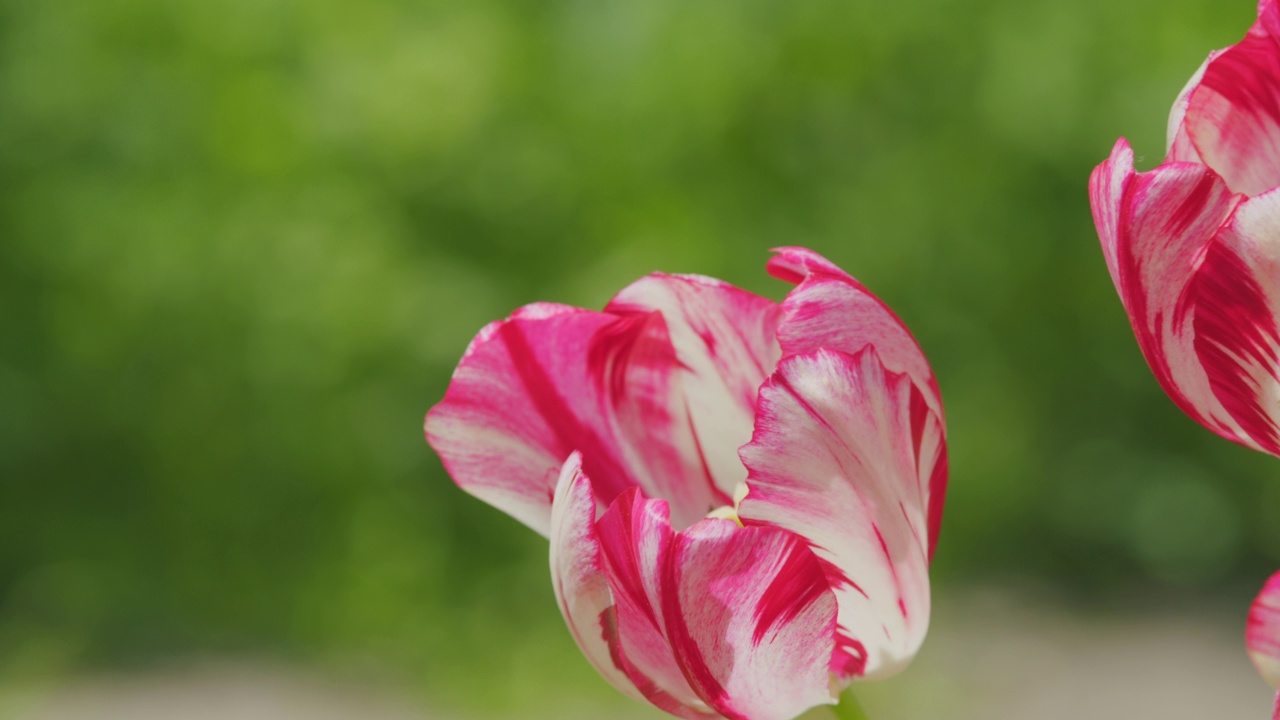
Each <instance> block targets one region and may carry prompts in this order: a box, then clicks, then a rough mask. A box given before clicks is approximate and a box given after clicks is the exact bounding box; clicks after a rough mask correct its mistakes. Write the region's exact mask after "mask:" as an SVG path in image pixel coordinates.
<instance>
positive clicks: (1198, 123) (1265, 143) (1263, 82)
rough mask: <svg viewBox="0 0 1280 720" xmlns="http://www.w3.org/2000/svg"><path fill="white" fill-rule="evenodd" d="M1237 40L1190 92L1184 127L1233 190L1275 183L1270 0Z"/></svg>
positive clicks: (1276, 88) (1276, 49) (1279, 71)
mask: <svg viewBox="0 0 1280 720" xmlns="http://www.w3.org/2000/svg"><path fill="white" fill-rule="evenodd" d="M1258 11H1259V20H1258V22H1257V23H1255V24H1254V26H1253V27H1252V28H1250V29H1249V33H1248V34H1247V35H1246V36H1245V37H1244V39H1243V40H1241V41H1240V42H1239V43H1237V44H1235V45H1233V46H1231V47H1229V48H1227V49H1226V50H1223V51H1222V52H1221V53H1220V54H1219V55H1217V56H1216V57H1214V58H1213V60H1212V61H1211V62H1210V63H1209V65H1208V67H1207V68H1206V69H1205V71H1204V75H1203V77H1202V78H1201V80H1200V84H1199V86H1198V87H1197V88H1196V89H1195V90H1194V91H1193V92H1192V93H1191V95H1190V99H1189V102H1188V105H1187V109H1186V119H1185V121H1184V127H1185V128H1186V131H1187V134H1188V135H1189V136H1190V138H1191V141H1192V142H1193V143H1194V144H1195V147H1196V149H1197V150H1199V154H1200V157H1202V158H1203V159H1204V162H1205V163H1207V164H1208V165H1209V167H1211V168H1213V169H1214V170H1215V171H1217V172H1218V174H1220V175H1222V177H1223V178H1224V179H1225V180H1226V182H1227V185H1229V186H1230V187H1231V189H1232V190H1234V191H1236V192H1240V193H1245V194H1247V195H1256V194H1258V193H1261V192H1264V191H1266V190H1269V189H1271V188H1273V187H1276V186H1277V185H1280V44H1277V42H1276V37H1275V36H1274V35H1273V34H1272V30H1273V29H1274V28H1275V27H1276V25H1277V23H1276V17H1275V14H1276V9H1275V7H1274V3H1270V2H1266V3H1261V4H1259V7H1258Z"/></svg>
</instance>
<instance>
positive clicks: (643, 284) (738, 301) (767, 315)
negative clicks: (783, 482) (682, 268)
mask: <svg viewBox="0 0 1280 720" xmlns="http://www.w3.org/2000/svg"><path fill="white" fill-rule="evenodd" d="M605 310H606V311H608V312H612V313H619V314H623V313H635V312H642V313H643V312H654V311H658V312H661V313H662V315H663V316H664V317H665V318H666V323H667V329H668V331H669V333H670V336H671V342H672V344H673V346H674V347H675V353H676V357H677V359H678V360H679V365H680V367H681V370H680V372H679V375H680V383H681V387H682V388H683V393H684V402H685V404H686V407H687V408H688V413H689V416H690V417H691V418H692V422H693V434H694V442H695V444H696V446H697V451H696V452H697V453H698V454H699V455H700V456H701V459H702V462H703V463H704V464H705V468H706V471H707V472H708V473H709V474H710V475H711V477H712V478H713V479H714V485H715V489H716V492H717V498H718V504H720V505H726V504H729V503H730V502H731V500H730V499H731V497H732V495H733V489H734V488H735V487H736V486H737V485H738V484H739V483H741V482H742V481H743V480H745V479H746V470H745V469H744V468H743V467H742V463H741V462H739V460H738V455H737V451H738V448H739V447H741V446H742V444H743V443H745V442H747V441H748V440H750V439H751V423H752V418H753V417H754V416H755V403H756V392H757V390H758V389H759V387H760V383H762V382H764V379H765V378H766V377H768V375H769V373H770V372H771V371H772V370H773V367H774V365H775V364H777V361H778V357H779V350H778V344H777V340H776V339H775V328H776V326H777V318H778V312H779V311H778V306H777V304H775V303H773V302H771V301H769V300H767V299H765V298H762V297H759V296H758V295H754V294H752V293H749V292H747V291H745V290H741V289H739V288H736V287H734V286H732V285H729V284H727V283H724V282H721V281H719V280H715V279H713V278H708V277H703V276H700V275H665V274H660V273H655V274H653V275H650V276H648V277H644V278H641V279H640V280H638V281H636V282H634V283H632V284H631V285H629V286H627V287H626V288H624V289H623V290H622V291H621V292H619V293H618V295H617V296H616V297H614V299H613V300H612V301H611V302H610V303H609V305H608V307H606V308H605ZM649 494H650V495H651V496H652V495H653V493H649ZM662 497H666V496H662ZM709 509H710V508H706V509H703V510H702V513H703V514H705V512H706V511H707V510H709ZM674 510H675V508H673V512H674ZM687 524H688V523H686V522H682V521H680V520H679V519H677V526H678V527H685V526H687Z"/></svg>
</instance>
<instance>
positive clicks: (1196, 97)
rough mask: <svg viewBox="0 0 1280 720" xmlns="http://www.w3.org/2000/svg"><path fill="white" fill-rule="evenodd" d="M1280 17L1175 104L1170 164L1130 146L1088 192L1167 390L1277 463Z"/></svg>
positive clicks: (1118, 281) (1215, 60) (1191, 411)
mask: <svg viewBox="0 0 1280 720" xmlns="http://www.w3.org/2000/svg"><path fill="white" fill-rule="evenodd" d="M1277 186H1280V7H1277V3H1276V2H1275V0H1262V2H1260V3H1259V4H1258V20H1257V22H1256V23H1254V25H1253V27H1252V28H1250V29H1249V32H1248V34H1247V35H1246V36H1245V38H1244V39H1243V40H1241V41H1240V42H1239V43H1237V44H1235V45H1233V46H1231V47H1229V48H1227V49H1225V50H1220V51H1217V52H1213V53H1211V54H1210V55H1209V58H1208V60H1206V61H1205V63H1204V65H1202V66H1201V67H1200V70H1199V71H1198V72H1196V74H1195V76H1194V77H1192V78H1191V81H1190V82H1189V83H1188V84H1187V86H1186V88H1185V89H1184V90H1183V91H1182V93H1181V94H1180V95H1179V96H1178V99H1177V101H1176V102H1174V105H1173V112H1172V114H1171V115H1170V118H1169V133H1168V154H1167V155H1166V156H1165V159H1164V162H1163V163H1162V164H1161V165H1160V166H1159V167H1157V168H1155V169H1154V170H1151V171H1149V172H1141V173H1140V172H1135V170H1134V166H1133V151H1132V150H1131V149H1130V147H1129V144H1128V143H1127V142H1126V141H1125V140H1124V139H1123V138H1122V139H1121V140H1120V141H1119V142H1117V143H1116V146H1115V149H1114V150H1113V151H1112V153H1111V157H1110V159H1108V160H1107V161H1106V162H1104V163H1102V164H1101V165H1099V166H1098V168H1097V169H1096V170H1094V172H1093V176H1092V178H1091V179H1090V183H1089V191H1090V192H1089V194H1090V200H1091V202H1092V205H1093V216H1094V221H1095V223H1096V224H1097V227H1098V234H1099V236H1100V238H1101V241H1102V251H1103V254H1104V255H1105V257H1106V261H1107V267H1108V268H1109V269H1110V271H1111V279H1112V280H1113V281H1114V282H1115V285H1116V289H1117V290H1118V291H1119V293H1120V299H1121V301H1122V302H1123V303H1124V307H1125V310H1126V311H1127V312H1128V314H1129V319H1130V321H1131V323H1132V324H1133V330H1134V333H1135V335H1136V336H1137V339H1138V345H1139V346H1140V347H1141V349H1142V353H1143V355H1144V356H1146V359H1147V362H1148V364H1150V366H1151V369H1152V371H1153V372H1154V373H1155V376H1156V379H1157V380H1158V381H1159V382H1160V385H1161V386H1162V387H1163V388H1164V390H1165V392H1167V393H1168V394H1169V396H1170V397H1171V398H1172V399H1173V401H1174V402H1175V403H1177V405H1178V407H1180V408H1182V410H1183V411H1184V412H1186V413H1187V414H1188V415H1190V416H1191V417H1192V418H1194V419H1195V420H1196V421H1197V422H1199V423H1200V424H1201V425H1204V426H1205V427H1207V428H1208V429H1210V430H1212V431H1213V432H1215V433H1217V434H1219V435H1221V436H1222V437H1225V438H1227V439H1229V440H1232V441H1234V442H1237V443H1240V444H1242V445H1245V446H1247V447H1250V448H1253V449H1255V450H1261V451H1263V452H1268V453H1271V454H1273V455H1280V425H1278V424H1277V422H1278V421H1280V402H1277V401H1278V400H1280V383H1278V382H1277V377H1280V354H1278V353H1280V330H1278V325H1277V315H1276V313H1277V309H1278V307H1280V272H1278V271H1280V191H1277Z"/></svg>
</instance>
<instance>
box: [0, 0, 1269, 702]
mask: <svg viewBox="0 0 1280 720" xmlns="http://www.w3.org/2000/svg"><path fill="white" fill-rule="evenodd" d="M1252 18H1253V2H1252V0H1232V1H1231V2H1230V3H1223V2H1221V1H1220V0H1128V1H1127V2H1112V1H1111V0H1076V2H1072V3H1049V2H1033V3H1028V2H1025V1H1023V0H982V1H975V2H961V1H960V0H903V2H898V3H885V2H875V1H873V0H814V1H811V2H801V3H784V2H772V1H767V0H695V1H694V2H683V1H681V0H643V1H641V0H549V1H548V2H528V1H527V0H505V1H503V0H454V1H452V2H445V1H441V0H412V1H411V0H367V1H366V2H360V3H355V2H345V1H341V0H305V1H304V0H209V1H208V2H179V1H177V0H173V1H169V2H166V1H165V0H42V1H35V0H0V331H2V334H0V337H2V338H3V340H0V483H2V484H0V487H3V496H2V498H0V676H2V677H8V678H24V677H46V676H48V675H49V674H51V673H58V672H63V671H66V670H69V669H74V668H81V667H93V666H103V665H108V666H119V665H127V664H130V663H137V662H154V661H156V660H157V659H163V658H165V657H171V656H177V655H183V654H187V653H192V652H197V653H220V652H231V653H239V652H268V653H283V654H287V655H296V656H299V657H303V658H307V659H310V660H316V661H321V662H324V661H326V660H333V661H334V662H340V663H343V664H346V665H351V664H354V665H356V666H363V664H367V665H369V666H370V667H372V668H375V669H376V671H377V672H378V673H384V672H391V673H394V674H396V675H397V676H398V677H401V678H403V679H405V680H406V681H407V682H410V683H414V684H417V685H419V686H421V687H423V688H425V689H426V690H427V691H428V692H431V693H432V694H433V696H435V697H437V698H440V699H441V700H440V701H441V702H445V703H462V702H469V703H472V704H475V705H477V706H478V707H480V708H488V709H490V710H492V711H494V712H499V713H500V712H503V711H504V709H509V708H512V707H518V706H520V705H521V704H522V703H524V704H527V703H530V702H532V700H531V698H540V697H543V696H544V695H545V694H547V693H550V692H556V691H557V689H563V688H564V687H565V683H566V682H569V681H567V680H565V679H564V676H566V675H568V676H571V677H572V678H573V680H572V682H573V683H576V684H575V685H573V687H575V688H578V689H580V690H581V691H582V692H584V693H588V694H590V693H596V694H599V695H600V696H602V697H603V696H606V695H609V693H610V691H608V690H607V689H605V688H603V683H600V682H599V681H598V680H596V679H595V678H594V677H593V676H592V672H591V670H590V669H589V668H588V666H587V665H586V663H585V662H583V661H582V660H581V659H577V658H576V650H575V649H574V648H573V646H572V641H571V640H570V639H569V638H568V635H567V633H565V632H564V630H563V627H562V625H561V621H560V619H559V617H558V615H557V613H556V610H555V606H554V601H553V600H552V597H551V592H550V588H549V583H548V579H547V575H546V568H545V562H546V560H545V553H546V546H545V541H543V540H542V539H541V538H538V537H536V536H534V535H533V534H532V533H530V532H528V531H527V530H525V529H524V528H523V527H521V526H518V525H517V524H516V523H515V522H514V521H512V520H510V519H508V518H506V517H505V516H503V515H502V514H501V513H499V512H497V511H495V510H492V509H490V508H488V507H487V506H484V505H483V504H481V503H480V502H478V501H476V500H474V499H471V498H469V497H467V496H465V495H464V494H462V493H461V492H459V491H458V490H457V489H456V488H455V487H454V486H453V485H452V484H451V483H450V481H449V479H448V478H447V476H446V475H445V474H444V472H443V470H442V469H441V467H440V463H439V461H438V460H437V459H436V457H435V456H434V455H433V454H432V453H431V451H430V450H429V449H428V448H427V447H426V445H425V444H424V443H423V441H422V437H421V420H422V415H423V413H424V412H425V411H426V409H427V408H428V407H429V406H430V405H431V404H432V403H434V402H436V401H437V400H438V399H439V398H440V397H441V395H442V394H443V391H444V388H445V386H446V384H447V382H448V378H449V373H450V371H451V369H452V367H453V365H454V363H455V362H456V361H457V358H458V357H459V355H460V354H461V352H462V349H463V348H464V347H465V345H466V342H467V341H468V339H469V338H470V336H471V335H472V334H473V333H474V332H475V331H476V330H477V329H479V328H480V327H481V326H482V325H483V324H484V323H485V322H487V321H489V320H491V319H494V318H498V317H501V316H503V315H505V314H506V313H508V312H509V311H510V310H512V309H513V308H515V307H517V306H519V305H521V304H524V303H526V302H530V301H533V300H554V301H559V302H566V303H573V304H580V305H586V306H599V305H601V304H602V303H603V302H604V301H605V300H606V299H607V298H608V297H609V296H610V295H611V294H612V292H613V291H615V290H616V289H618V288H620V287H621V286H622V285H624V284H625V283H626V282H628V281H630V280H632V279H634V278H636V277H638V276H640V275H642V274H644V273H646V272H649V271H651V270H655V269H664V270H670V271H683V272H699V273H704V274H708V275H714V276H717V277H721V278H724V279H727V280H729V281H731V282H734V283H736V284H739V285H742V286H744V287H747V288H749V289H752V290H755V291H758V292H762V293H765V294H768V295H770V296H773V297H780V296H781V294H782V293H783V292H784V291H785V288H784V287H783V286H782V284H781V283H777V282H774V281H771V280H770V279H769V278H767V277H766V275H765V274H764V272H763V264H764V261H765V259H766V257H767V252H766V251H767V248H769V247H772V246H776V245H782V244H800V245H806V246H809V247H812V248H815V249H817V250H819V251H820V252H822V253H824V254H826V255H828V256H829V257H831V258H832V259H833V260H835V261H837V262H838V263H840V264H841V265H843V266H844V267H845V268H847V269H849V270H850V271H851V272H853V273H854V274H855V275H857V276H858V277H859V278H860V279H862V280H863V281H864V282H865V283H866V284H867V285H869V286H870V287H871V288H872V289H873V290H875V291H876V292H877V293H879V294H880V295H881V296H882V297H883V298H885V299H886V301H888V302H889V303H890V304H891V305H892V306H893V307H894V308H895V309H896V310H897V311H898V312H899V314H900V315H902V316H903V318H904V319H905V320H906V321H907V322H908V323H909V324H910V325H911V327H912V328H913V330H914V331H915V333H916V335H917V337H918V338H919V340H920V341H921V344H922V345H923V346H924V348H925V349H926V351H927V352H928V354H929V356H930V358H931V360H932V363H933V366H934V368H935V371H936V373H937V375H938V377H939V380H940V382H941V386H942V389H943V393H944V397H945V400H946V403H947V410H948V420H949V429H950V439H951V451H952V484H951V494H950V498H949V505H948V509H947V517H946V522H945V524H944V531H943V538H942V542H941V544H940V546H939V552H938V556H937V560H936V563H935V575H936V577H937V578H938V579H939V587H940V588H941V590H942V592H943V593H945V592H946V589H947V588H948V587H956V586H959V585H963V584H966V583H987V582H1008V581H1013V580H1019V579H1026V578H1029V579H1031V580H1032V581H1033V582H1036V583H1041V584H1043V585H1044V586H1046V587H1049V588H1053V589H1055V591H1056V592H1061V593H1064V594H1066V595H1067V596H1071V597H1077V598H1080V599H1083V600H1087V601H1090V602H1094V601H1102V602H1108V601H1109V599H1113V598H1125V597H1133V596H1135V595H1142V594H1150V595H1160V594H1162V593H1163V595H1160V596H1162V597H1169V596H1199V595H1203V594H1214V593H1218V594H1227V595H1230V596H1231V598H1232V601H1233V602H1235V603H1238V605H1239V606H1240V607H1241V608H1243V607H1244V605H1245V603H1246V602H1247V600H1248V598H1249V596H1250V594H1251V592H1252V591H1253V590H1254V589H1255V586H1257V585H1259V584H1260V583H1261V581H1262V578H1263V577H1264V573H1266V572H1269V571H1270V570H1272V569H1274V567H1275V566H1276V565H1278V564H1280V523H1276V522H1275V519H1276V514H1275V508H1276V507H1277V506H1280V482H1277V477H1276V476H1278V475H1280V465H1278V464H1277V462H1276V461H1275V460H1274V459H1273V458H1269V457H1265V456H1262V455H1260V454H1256V453H1251V452H1249V451H1246V450H1243V449H1241V448H1237V447H1235V446H1232V445H1229V444H1228V443H1226V442H1225V441H1222V440H1220V439H1219V438H1217V437H1216V436H1213V435H1212V434H1210V433H1209V432H1207V431H1205V430H1202V429H1201V428H1200V427H1199V426H1197V425H1195V424H1194V423H1193V422H1192V421H1190V420H1189V419H1187V418H1186V417H1184V416H1183V415H1182V414H1181V413H1180V412H1179V411H1178V410H1177V409H1176V408H1175V407H1174V406H1173V404H1172V403H1171V402H1169V401H1168V400H1167V399H1166V397H1165V396H1164V394H1163V392H1162V391H1161V390H1160V388H1159V387H1158V386H1157V385H1156V383H1155V381H1154V380H1153V379H1152V377H1151V374H1150V372H1149V371H1148V369H1147V367H1146V365H1145V363H1144V362H1143V360H1142V357H1141V355H1140V354H1139V352H1138V350H1137V347H1136V344H1135V343H1134V341H1133V338H1132V334H1131V332H1130V329H1129V326H1128V324H1127V320H1126V318H1125V316H1124V313H1123V311H1122V309H1121V307H1120V304H1119V302H1118V300H1117V298H1116V296H1115V291H1114V289H1113V288H1112V286H1111V282H1110V279H1109V278H1108V275H1107V273H1106V270H1105V268H1104V266H1103V263H1102V259H1101V255H1100V252H1099V250H1098V247H1097V239H1096V236H1095V233H1094V230H1093V226H1092V222H1091V218H1090V213H1089V207H1088V199H1087V193H1086V180H1087V177H1088V174H1089V171H1090V170H1091V168H1092V167H1093V166H1094V165H1095V164H1096V163H1097V162H1099V161H1101V160H1102V159H1103V158H1105V157H1106V155H1107V153H1108V151H1109V149H1110V146H1111V144H1112V143H1113V142H1114V140H1115V139H1116V137H1117V136H1119V135H1121V134H1124V135H1127V136H1128V137H1129V138H1130V139H1131V140H1132V141H1133V143H1134V145H1135V147H1136V148H1137V150H1138V152H1139V154H1140V155H1144V156H1145V158H1146V160H1145V161H1143V162H1144V163H1145V164H1144V167H1150V166H1152V165H1153V164H1154V163H1155V162H1156V161H1157V160H1158V158H1159V157H1160V156H1161V155H1162V152H1163V147H1164V144H1163V143H1164V137H1163V135H1164V123H1165V118H1166V114H1167V111H1168V108H1169V106H1170V104H1171V103H1172V101H1173V99H1174V97H1175V95H1176V94H1177V92H1178V90H1179V89H1180V88H1181V86H1182V84H1183V83H1185V82H1186V80H1187V79H1188V78H1189V77H1190V75H1191V74H1192V72H1193V71H1194V70H1195V68H1196V67H1197V66H1198V65H1199V63H1200V62H1201V61H1202V60H1203V58H1204V56H1205V55H1206V54H1207V53H1208V52H1209V50H1211V49H1213V48H1216V47H1222V46H1225V45H1228V44H1230V43H1232V42H1235V41H1236V40H1237V39H1238V38H1239V37H1240V36H1241V35H1242V34H1243V32H1244V30H1245V28H1246V27H1247V26H1248V24H1249V23H1250V22H1251V21H1252ZM1169 590H1174V591H1176V592H1173V593H1170V592H1168V591H1169ZM1242 612H1243V609H1242ZM553 675H554V676H556V677H557V680H556V681H555V684H554V685H553V686H552V687H550V688H548V687H544V686H543V685H542V681H543V680H544V679H545V678H548V677H551V676H553ZM609 696H611V695H609Z"/></svg>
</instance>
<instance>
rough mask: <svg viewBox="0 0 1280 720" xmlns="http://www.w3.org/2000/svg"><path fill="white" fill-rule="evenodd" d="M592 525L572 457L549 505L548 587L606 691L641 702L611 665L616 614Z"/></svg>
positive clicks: (588, 493)
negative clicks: (604, 682) (606, 685)
mask: <svg viewBox="0 0 1280 720" xmlns="http://www.w3.org/2000/svg"><path fill="white" fill-rule="evenodd" d="M595 521H596V501H595V497H594V495H593V493H592V490H591V482H590V481H589V480H587V477H586V476H585V475H583V474H582V457H581V456H580V455H579V454H578V453H574V454H573V455H571V456H570V457H569V459H568V461H566V462H565V464H564V469H563V470H562V471H561V473H560V478H559V481H558V482H557V484H556V494H555V500H554V501H553V502H552V505H551V585H552V587H553V588H554V589H555V593H556V603H557V604H558V605H559V606H560V613H561V614H562V615H563V616H564V621H565V623H566V624H568V626H569V632H570V633H572V634H573V639H574V640H576V641H577V642H578V647H579V648H581V649H582V654H584V655H586V656H587V660H589V661H590V662H591V664H592V665H593V666H594V667H595V669H596V670H597V671H598V672H599V673H600V674H601V675H603V676H604V679H605V680H608V681H609V684H610V685H613V686H614V687H616V688H618V689H619V690H621V691H622V692H624V693H626V694H627V695H630V696H631V697H633V698H636V699H637V700H641V699H643V698H644V696H643V695H642V694H641V693H640V692H639V691H638V690H637V689H636V686H635V685H634V684H633V683H632V682H631V680H630V679H628V678H627V675H626V674H625V673H624V672H623V671H622V670H621V669H620V668H619V667H618V665H617V664H616V663H615V661H614V659H613V657H614V654H615V652H616V647H617V640H618V626H617V611H616V609H615V607H614V602H613V594H612V592H610V590H609V582H608V580H607V579H606V577H605V570H604V556H603V553H602V551H601V548H600V541H599V538H597V537H596V530H595Z"/></svg>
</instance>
